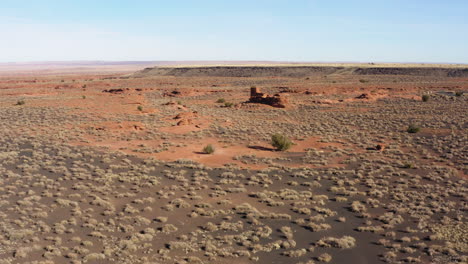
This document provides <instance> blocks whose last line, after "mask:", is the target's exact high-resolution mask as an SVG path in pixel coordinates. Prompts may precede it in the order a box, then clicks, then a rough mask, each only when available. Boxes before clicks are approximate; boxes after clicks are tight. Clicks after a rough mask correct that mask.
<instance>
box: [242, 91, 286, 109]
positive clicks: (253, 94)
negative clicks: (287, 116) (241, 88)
mask: <svg viewBox="0 0 468 264" xmlns="http://www.w3.org/2000/svg"><path fill="white" fill-rule="evenodd" d="M249 102H250V103H258V104H267V105H271V106H273V107H279V108H285V107H286V105H287V104H288V103H289V100H288V95H287V94H282V95H280V94H275V95H273V96H271V95H269V94H267V93H262V92H261V91H260V89H259V88H257V87H251V88H250V99H249Z"/></svg>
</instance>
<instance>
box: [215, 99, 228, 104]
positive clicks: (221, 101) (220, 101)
mask: <svg viewBox="0 0 468 264" xmlns="http://www.w3.org/2000/svg"><path fill="white" fill-rule="evenodd" d="M216 102H217V103H220V104H224V103H225V102H226V99H224V98H219V99H218V100H217V101H216Z"/></svg>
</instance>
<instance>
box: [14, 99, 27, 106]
mask: <svg viewBox="0 0 468 264" xmlns="http://www.w3.org/2000/svg"><path fill="white" fill-rule="evenodd" d="M25 103H26V102H25V101H24V100H18V102H16V105H24V104H25Z"/></svg>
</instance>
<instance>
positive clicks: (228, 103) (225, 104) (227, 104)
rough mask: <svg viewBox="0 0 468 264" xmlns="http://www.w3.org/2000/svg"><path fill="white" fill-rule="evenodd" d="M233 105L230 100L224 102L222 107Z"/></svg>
mask: <svg viewBox="0 0 468 264" xmlns="http://www.w3.org/2000/svg"><path fill="white" fill-rule="evenodd" d="M233 106H234V103H231V102H225V103H224V107H233Z"/></svg>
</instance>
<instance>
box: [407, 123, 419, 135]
mask: <svg viewBox="0 0 468 264" xmlns="http://www.w3.org/2000/svg"><path fill="white" fill-rule="evenodd" d="M419 130H421V128H419V127H418V126H416V125H414V124H411V125H409V126H408V128H407V129H406V132H408V133H418V132H419Z"/></svg>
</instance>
